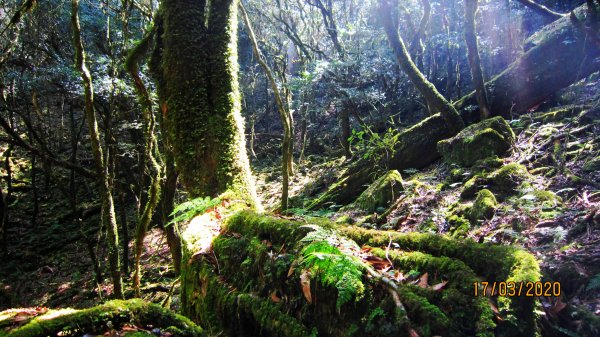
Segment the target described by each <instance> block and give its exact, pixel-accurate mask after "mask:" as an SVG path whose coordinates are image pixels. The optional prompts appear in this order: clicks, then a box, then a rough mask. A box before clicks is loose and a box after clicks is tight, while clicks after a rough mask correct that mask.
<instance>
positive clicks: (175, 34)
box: [154, 0, 259, 207]
mask: <svg viewBox="0 0 600 337" xmlns="http://www.w3.org/2000/svg"><path fill="white" fill-rule="evenodd" d="M207 6H208V7H209V8H206V7H207ZM207 16H208V17H207ZM161 17H162V18H161V19H160V20H162V22H158V21H159V19H157V20H156V21H157V25H162V26H163V27H162V28H159V30H157V34H156V35H157V43H156V47H155V49H156V50H155V55H157V56H158V59H159V60H161V61H160V62H155V67H154V68H155V70H156V71H154V73H155V75H156V77H157V81H158V89H159V100H160V102H161V110H162V114H163V117H164V120H165V123H166V124H167V128H168V132H167V137H168V138H169V140H170V143H171V144H172V146H173V154H174V158H175V162H176V164H177V168H178V171H179V174H180V178H181V181H182V183H183V185H184V186H185V188H186V189H187V190H188V192H189V193H190V195H191V196H192V197H199V196H211V197H216V196H219V195H221V194H222V193H224V192H226V191H229V192H230V198H232V199H235V200H244V201H246V202H248V203H249V204H250V205H251V206H253V207H255V206H258V205H259V203H258V199H257V197H256V192H255V190H254V183H253V178H252V176H251V173H250V165H249V162H248V156H247V154H246V146H245V139H244V133H243V128H244V125H243V121H242V117H241V114H240V108H241V104H240V94H239V85H238V78H237V73H238V63H237V45H236V43H235V42H234V41H236V40H237V1H233V0H223V1H210V2H208V3H207V2H205V1H196V0H166V1H164V2H163V3H162V16H161ZM160 30H164V33H163V34H162V36H161V34H159V33H160V32H159V31H160ZM161 64H162V66H161ZM163 66H164V67H163ZM233 197H234V198H233Z"/></svg>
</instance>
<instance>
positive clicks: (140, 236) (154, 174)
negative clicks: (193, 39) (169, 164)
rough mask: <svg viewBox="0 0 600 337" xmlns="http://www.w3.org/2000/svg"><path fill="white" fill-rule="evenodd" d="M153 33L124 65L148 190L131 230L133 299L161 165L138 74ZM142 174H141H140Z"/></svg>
mask: <svg viewBox="0 0 600 337" xmlns="http://www.w3.org/2000/svg"><path fill="white" fill-rule="evenodd" d="M153 34H154V30H152V31H151V32H149V33H148V34H147V35H146V36H145V37H144V38H143V39H142V40H141V41H140V43H138V44H137V45H136V46H135V47H134V48H133V49H132V50H131V51H130V53H129V55H128V57H127V60H126V62H125V68H126V69H127V72H128V73H129V75H130V76H131V78H132V79H133V82H134V85H135V89H136V93H137V96H138V100H139V103H140V105H141V109H142V117H143V120H144V124H145V125H144V127H145V129H144V138H145V144H144V156H143V157H144V158H145V159H146V160H147V162H148V163H147V169H148V171H149V172H150V185H149V187H148V192H147V196H148V197H147V199H146V205H145V206H144V210H143V212H142V214H141V215H140V216H139V218H138V222H137V224H136V229H135V249H134V252H135V262H134V274H133V282H132V283H133V288H134V290H135V293H136V296H138V297H140V296H141V293H140V280H141V273H142V271H141V267H140V260H141V256H142V253H143V248H144V238H145V237H146V232H147V231H148V226H149V225H150V222H151V221H152V216H153V215H154V211H155V210H156V208H157V206H158V204H159V202H160V196H161V189H162V185H163V165H161V163H159V160H160V154H159V153H158V140H157V138H156V135H155V128H156V118H155V116H154V109H153V106H152V100H151V99H150V94H149V93H148V89H147V88H146V85H145V83H144V82H143V80H142V78H141V76H140V74H139V69H138V68H139V63H140V62H141V61H142V59H143V58H144V57H145V56H146V54H147V53H148V51H149V49H150V46H151V43H152V40H153V36H152V35H153ZM144 171H145V170H144Z"/></svg>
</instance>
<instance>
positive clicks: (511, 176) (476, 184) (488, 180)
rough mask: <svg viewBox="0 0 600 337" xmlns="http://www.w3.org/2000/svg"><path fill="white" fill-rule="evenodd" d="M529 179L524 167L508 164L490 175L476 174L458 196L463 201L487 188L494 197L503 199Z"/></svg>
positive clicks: (529, 176)
mask: <svg viewBox="0 0 600 337" xmlns="http://www.w3.org/2000/svg"><path fill="white" fill-rule="evenodd" d="M529 179H531V175H530V174H529V172H528V171H527V168H526V167H525V166H523V165H521V164H518V163H510V164H507V165H504V166H502V167H501V168H499V169H497V170H495V171H493V172H491V173H490V174H487V175H484V174H478V175H476V176H474V177H472V178H471V179H469V180H468V181H467V182H466V183H465V185H464V187H463V190H462V191H461V194H460V196H461V198H463V199H468V198H472V197H474V196H475V195H476V194H477V192H478V191H480V190H481V189H482V188H487V189H489V190H490V191H491V192H493V193H494V194H495V196H497V197H500V198H504V197H506V196H509V195H512V194H515V192H516V191H517V189H518V188H519V187H520V186H521V185H522V184H523V183H524V182H526V181H527V180H529Z"/></svg>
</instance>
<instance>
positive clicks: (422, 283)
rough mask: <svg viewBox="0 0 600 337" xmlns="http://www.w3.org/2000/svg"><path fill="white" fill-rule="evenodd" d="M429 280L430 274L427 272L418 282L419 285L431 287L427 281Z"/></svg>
mask: <svg viewBox="0 0 600 337" xmlns="http://www.w3.org/2000/svg"><path fill="white" fill-rule="evenodd" d="M428 281H429V274H428V273H425V274H423V275H422V276H421V278H420V279H419V283H417V285H418V286H419V287H421V288H429V284H428V283H427V282H428Z"/></svg>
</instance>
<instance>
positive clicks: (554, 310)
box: [550, 297, 567, 317]
mask: <svg viewBox="0 0 600 337" xmlns="http://www.w3.org/2000/svg"><path fill="white" fill-rule="evenodd" d="M566 307H567V303H565V302H563V301H562V297H558V298H557V299H556V302H554V304H553V305H552V307H551V308H550V314H551V315H553V316H555V317H556V316H557V315H558V314H559V313H560V312H561V311H562V310H563V309H564V308H566Z"/></svg>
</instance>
